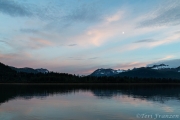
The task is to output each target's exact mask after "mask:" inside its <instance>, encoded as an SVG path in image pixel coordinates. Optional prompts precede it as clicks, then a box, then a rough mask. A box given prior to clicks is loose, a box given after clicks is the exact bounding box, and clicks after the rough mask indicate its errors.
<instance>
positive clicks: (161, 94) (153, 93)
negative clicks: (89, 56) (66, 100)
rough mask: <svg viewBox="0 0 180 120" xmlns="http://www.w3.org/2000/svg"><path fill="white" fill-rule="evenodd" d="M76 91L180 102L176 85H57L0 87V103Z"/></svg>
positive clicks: (101, 97) (179, 90)
mask: <svg viewBox="0 0 180 120" xmlns="http://www.w3.org/2000/svg"><path fill="white" fill-rule="evenodd" d="M78 91H90V92H92V93H93V95H94V96H96V97H98V98H100V99H103V98H109V99H110V98H112V97H113V96H119V95H127V96H129V97H133V98H139V99H146V100H152V101H159V102H162V103H163V102H165V101H168V100H171V99H177V100H180V86H178V85H163V86H162V85H151V86H148V85H144V86H141V85H136V86H128V85H124V86H69V85H68V86H58V85H53V86H52V85H49V86H48V85H0V96H1V97H0V103H4V102H7V101H9V100H11V99H16V98H19V97H21V98H24V99H31V98H33V97H36V98H41V99H42V98H44V97H46V96H51V95H55V94H62V95H63V94H69V93H76V92H78Z"/></svg>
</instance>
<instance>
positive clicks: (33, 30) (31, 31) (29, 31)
mask: <svg viewBox="0 0 180 120" xmlns="http://www.w3.org/2000/svg"><path fill="white" fill-rule="evenodd" d="M20 32H23V33H38V32H39V31H38V30H36V29H20Z"/></svg>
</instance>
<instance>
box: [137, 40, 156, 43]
mask: <svg viewBox="0 0 180 120" xmlns="http://www.w3.org/2000/svg"><path fill="white" fill-rule="evenodd" d="M142 42H145V43H147V42H155V40H153V39H143V40H138V41H135V42H134V43H142Z"/></svg>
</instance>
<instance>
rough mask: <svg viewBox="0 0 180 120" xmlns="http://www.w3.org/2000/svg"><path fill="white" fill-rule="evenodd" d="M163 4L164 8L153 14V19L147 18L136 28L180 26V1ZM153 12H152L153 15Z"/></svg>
mask: <svg viewBox="0 0 180 120" xmlns="http://www.w3.org/2000/svg"><path fill="white" fill-rule="evenodd" d="M169 2H170V3H169V5H168V3H166V4H163V5H162V6H166V7H163V8H160V9H159V10H157V12H155V14H154V15H155V16H156V17H154V18H148V19H146V20H143V21H142V22H140V23H139V25H138V27H154V26H169V25H171V26H174V25H179V24H180V1H179V0H174V1H169ZM153 12H154V11H152V13H153Z"/></svg>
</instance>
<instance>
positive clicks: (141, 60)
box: [0, 0, 180, 75]
mask: <svg viewBox="0 0 180 120" xmlns="http://www.w3.org/2000/svg"><path fill="white" fill-rule="evenodd" d="M179 46H180V0H0V62H2V63H4V64H7V65H10V66H14V67H18V68H21V67H31V68H46V69H48V70H50V71H54V72H62V73H70V74H79V75H87V74H90V73H92V72H93V71H94V70H96V69H98V68H112V69H132V68H134V67H143V66H147V65H149V64H152V63H161V61H163V62H167V63H169V64H173V63H174V64H175V63H176V64H175V65H174V64H173V66H178V65H179V66H180V57H179V56H180V47H179ZM174 61H175V62H174Z"/></svg>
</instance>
